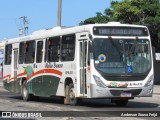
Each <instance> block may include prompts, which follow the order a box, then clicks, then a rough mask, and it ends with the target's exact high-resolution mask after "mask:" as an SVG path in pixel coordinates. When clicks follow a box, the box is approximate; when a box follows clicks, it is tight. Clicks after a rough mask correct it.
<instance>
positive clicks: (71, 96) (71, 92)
mask: <svg viewBox="0 0 160 120" xmlns="http://www.w3.org/2000/svg"><path fill="white" fill-rule="evenodd" d="M69 100H70V105H73V106H75V105H79V104H81V102H82V99H81V98H76V97H75V89H74V85H73V83H70V84H69Z"/></svg>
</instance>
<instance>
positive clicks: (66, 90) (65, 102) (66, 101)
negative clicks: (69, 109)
mask: <svg viewBox="0 0 160 120" xmlns="http://www.w3.org/2000/svg"><path fill="white" fill-rule="evenodd" d="M64 104H65V105H68V104H70V99H69V85H66V86H65V96H64Z"/></svg>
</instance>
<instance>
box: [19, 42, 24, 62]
mask: <svg viewBox="0 0 160 120" xmlns="http://www.w3.org/2000/svg"><path fill="white" fill-rule="evenodd" d="M24 55H25V44H24V42H21V43H20V44H19V64H23V62H24Z"/></svg>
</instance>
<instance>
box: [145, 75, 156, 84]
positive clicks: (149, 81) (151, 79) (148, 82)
mask: <svg viewBox="0 0 160 120" xmlns="http://www.w3.org/2000/svg"><path fill="white" fill-rule="evenodd" d="M153 80H154V76H153V75H151V76H150V77H149V79H148V81H147V83H146V84H145V87H148V86H151V85H153Z"/></svg>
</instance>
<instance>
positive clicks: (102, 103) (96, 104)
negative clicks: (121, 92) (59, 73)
mask: <svg viewBox="0 0 160 120" xmlns="http://www.w3.org/2000/svg"><path fill="white" fill-rule="evenodd" d="M9 98H10V99H14V100H20V101H23V100H22V97H21V96H10V97H9ZM24 102H25V101H24ZM29 102H37V103H38V102H39V103H47V104H58V105H63V99H62V97H52V98H48V97H40V98H39V99H38V100H36V101H34V100H32V101H29ZM64 106H66V105H64ZM79 106H84V107H93V108H110V107H112V108H114V107H115V108H116V107H117V106H116V105H115V104H114V103H111V102H110V100H108V99H83V101H82V104H80V105H79ZM158 106H159V104H156V103H147V102H137V101H129V102H128V104H127V105H126V106H125V108H156V107H158Z"/></svg>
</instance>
